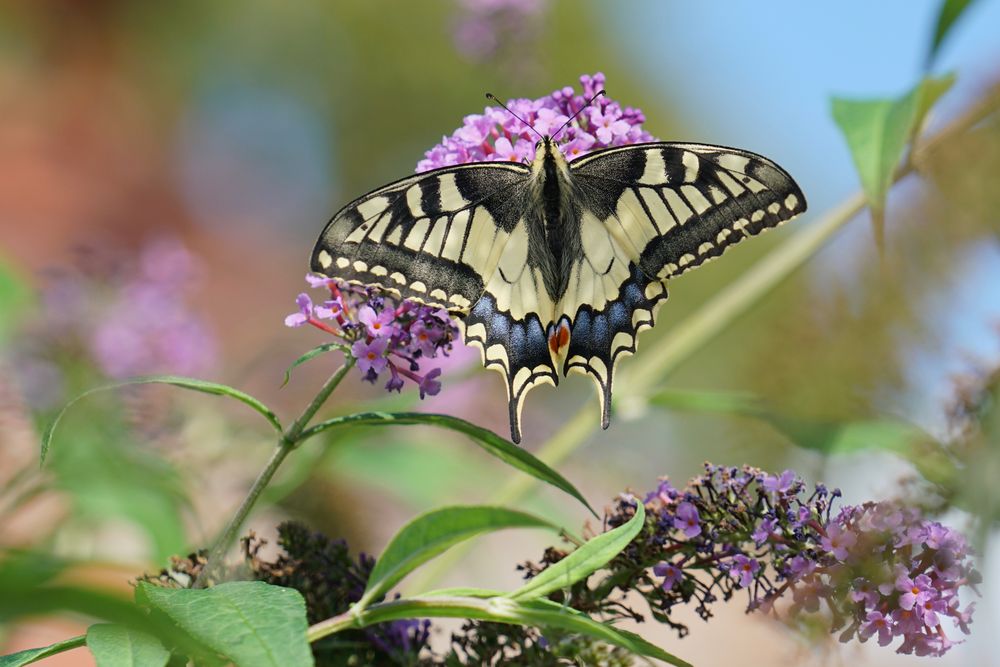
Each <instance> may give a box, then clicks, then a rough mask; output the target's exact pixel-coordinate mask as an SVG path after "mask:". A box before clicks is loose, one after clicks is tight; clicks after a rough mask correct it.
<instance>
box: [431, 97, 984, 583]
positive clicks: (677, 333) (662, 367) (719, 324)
mask: <svg viewBox="0 0 1000 667" xmlns="http://www.w3.org/2000/svg"><path fill="white" fill-rule="evenodd" d="M998 107H1000V88H995V89H993V90H990V91H989V92H988V93H987V94H986V95H984V96H983V97H982V98H980V99H979V100H978V101H977V102H976V103H975V104H974V105H973V106H972V107H970V108H969V109H968V110H966V111H965V112H964V113H962V114H961V115H960V116H959V117H957V118H956V119H955V120H953V121H952V122H950V123H949V124H948V125H947V126H946V127H944V128H942V129H941V130H940V131H939V132H938V133H936V134H935V135H934V136H932V137H929V138H928V139H927V140H926V141H924V142H922V144H921V145H919V146H918V147H916V148H915V149H914V150H912V151H911V153H910V155H909V157H908V158H907V160H906V162H905V163H904V164H903V165H902V166H901V167H900V169H899V170H897V172H896V174H895V175H894V177H893V183H896V182H898V181H900V180H901V179H903V178H904V177H906V176H907V175H909V174H910V173H912V172H913V171H915V170H916V169H917V166H918V165H919V164H921V163H922V161H923V159H924V156H925V155H926V154H927V153H929V152H931V151H932V150H933V149H935V148H936V147H938V146H940V145H941V144H943V143H945V142H947V141H948V140H949V139H951V138H953V137H955V136H957V135H960V134H962V133H963V132H965V131H967V130H969V129H970V128H972V127H973V126H975V125H976V124H977V123H979V122H980V121H982V120H983V119H984V118H986V117H988V116H989V115H991V114H992V113H995V112H996V111H997V109H998ZM865 204H866V201H865V197H864V194H863V193H860V192H859V193H857V194H855V195H853V196H851V197H850V198H848V199H847V200H846V201H844V202H842V203H841V204H840V205H839V206H837V207H836V208H834V209H832V210H830V211H828V212H827V213H826V214H825V215H823V216H821V217H820V218H819V219H818V220H816V221H815V222H813V223H812V224H811V225H808V226H804V227H803V228H802V229H801V230H800V231H799V232H797V233H796V234H794V235H793V236H791V237H790V238H789V239H788V240H787V241H786V242H785V243H783V244H782V245H780V246H778V247H776V248H775V249H774V250H772V251H771V252H770V254H769V255H767V256H766V257H765V258H763V259H761V260H760V261H759V262H757V264H755V265H754V266H753V267H752V268H751V269H750V270H749V271H747V272H746V273H745V274H744V275H743V276H741V277H740V279H739V280H738V281H735V282H733V283H731V284H730V285H729V286H727V287H725V288H724V289H722V290H721V291H720V292H718V293H717V294H716V295H715V296H714V297H713V298H712V299H711V300H709V301H708V302H706V303H705V305H703V306H702V307H701V308H700V309H698V310H697V311H695V312H694V313H692V314H691V315H689V316H688V317H687V318H685V319H684V320H682V321H681V322H679V323H678V324H677V325H676V326H675V327H674V328H673V329H672V330H670V331H669V332H667V333H666V335H665V336H663V337H662V338H661V339H660V340H659V341H658V343H657V345H658V349H659V350H660V353H659V354H658V355H656V356H653V357H651V358H650V359H648V360H646V362H645V363H644V364H642V365H638V366H636V367H635V368H634V369H633V370H632V372H631V373H630V374H627V375H625V374H623V375H625V380H624V381H623V382H621V383H619V386H620V387H623V388H624V387H627V388H628V392H627V394H625V393H622V394H620V397H621V398H625V397H626V396H627V397H628V398H629V399H638V400H642V396H643V395H644V394H645V393H647V392H648V391H649V390H650V389H651V388H653V387H654V386H655V385H657V384H659V383H660V382H662V381H663V380H664V379H665V378H666V377H667V376H668V375H669V374H670V373H672V372H673V371H674V370H675V369H676V368H677V367H678V366H680V365H681V363H682V362H684V361H685V360H687V359H689V358H690V357H691V356H692V355H693V354H694V353H695V352H696V351H698V350H699V349H700V348H701V347H702V346H704V345H705V344H706V343H708V342H709V341H711V340H712V339H713V338H715V337H716V336H718V335H719V334H720V333H722V332H723V331H724V330H725V329H726V328H727V327H728V326H729V325H730V324H732V323H733V321H735V320H736V318H738V317H739V316H740V315H742V314H743V313H745V312H746V311H747V310H749V309H750V308H751V307H752V306H753V305H754V304H756V303H757V302H759V301H760V300H761V299H762V298H763V297H764V296H766V295H767V294H768V293H769V292H770V291H771V290H772V289H774V288H775V287H777V286H778V285H779V284H780V283H781V282H782V281H783V280H784V279H785V278H787V277H788V276H790V275H791V274H792V273H793V272H794V271H795V270H796V269H798V268H799V267H801V266H802V265H803V264H805V262H806V261H807V260H808V259H810V258H811V257H812V256H813V255H815V254H816V252H818V251H819V249H820V248H822V247H823V245H824V244H825V243H826V241H827V240H829V239H830V238H831V237H832V236H833V234H834V233H835V232H837V231H838V230H840V229H841V228H842V227H843V226H844V225H846V224H847V223H848V222H850V221H851V220H852V219H853V218H854V217H855V216H856V215H857V214H858V213H859V212H861V211H862V210H863V209H864V208H865ZM619 391H620V390H619ZM596 425H597V415H596V413H595V411H594V410H593V408H592V406H591V405H589V404H588V405H585V406H583V407H581V408H580V410H578V411H577V412H576V414H574V415H573V416H572V417H570V418H569V419H568V420H567V421H565V422H564V423H563V425H562V427H561V428H560V429H559V430H558V431H556V433H555V434H554V435H553V436H552V437H551V438H549V440H548V442H546V443H545V444H544V445H542V447H541V448H540V449H539V450H538V453H537V454H536V456H537V457H538V458H539V459H541V460H542V461H544V462H545V463H547V464H548V465H550V466H552V467H555V466H556V465H558V464H559V463H560V462H561V461H563V460H565V459H566V458H567V457H569V456H570V455H571V454H572V453H573V452H575V451H576V450H577V449H578V448H579V447H580V446H581V445H583V444H584V443H585V442H587V439H588V437H589V436H590V435H591V434H593V433H594V427H595V426H596ZM533 488H534V483H533V480H531V479H529V478H526V477H523V476H520V475H519V476H517V477H512V478H510V480H509V481H508V482H507V483H506V484H504V485H503V486H502V487H500V489H499V490H498V491H497V492H496V493H495V494H494V496H493V498H492V499H491V501H490V502H491V503H495V504H498V505H504V504H507V503H511V502H515V501H517V500H518V499H520V498H522V497H524V496H525V495H527V494H528V493H529V492H530V491H531V490H532V489H533ZM470 547H471V543H465V544H459V545H457V546H455V547H452V548H451V549H450V550H449V551H448V552H447V553H445V554H443V555H442V556H440V557H438V558H437V559H436V560H435V561H434V563H431V564H429V566H428V567H425V568H424V570H423V572H422V575H423V576H422V577H421V578H420V579H419V582H418V586H417V590H420V589H422V588H428V587H430V586H432V585H433V583H434V582H435V581H436V580H437V579H439V578H440V577H441V576H442V575H443V574H445V573H446V572H448V571H450V570H451V569H452V568H453V567H454V565H455V563H456V562H457V561H458V560H459V559H461V558H462V557H463V556H464V555H465V553H466V552H467V551H468V549H469V548H470Z"/></svg>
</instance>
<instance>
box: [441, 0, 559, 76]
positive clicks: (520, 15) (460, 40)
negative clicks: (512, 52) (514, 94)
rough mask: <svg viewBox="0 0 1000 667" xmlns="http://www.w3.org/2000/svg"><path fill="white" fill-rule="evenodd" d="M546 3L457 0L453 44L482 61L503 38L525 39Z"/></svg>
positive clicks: (535, 1) (464, 53)
mask: <svg viewBox="0 0 1000 667" xmlns="http://www.w3.org/2000/svg"><path fill="white" fill-rule="evenodd" d="M547 4H548V3H547V2H546V0H459V2H458V5H459V18H458V21H456V24H455V29H454V33H453V38H454V42H455V48H456V49H458V51H459V53H461V54H462V55H463V56H465V57H466V58H468V59H469V60H473V61H482V60H487V59H489V58H491V57H492V56H494V55H495V54H496V53H497V52H498V51H499V50H500V47H501V45H502V44H504V43H506V42H513V41H519V42H523V41H527V38H529V37H530V36H531V34H532V33H533V32H534V31H535V28H537V25H536V24H537V22H538V19H539V18H540V17H541V14H542V13H543V11H544V10H545V8H546V5H547Z"/></svg>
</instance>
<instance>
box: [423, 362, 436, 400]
mask: <svg viewBox="0 0 1000 667" xmlns="http://www.w3.org/2000/svg"><path fill="white" fill-rule="evenodd" d="M439 375H441V369H440V368H435V369H433V370H431V371H429V372H428V373H427V374H426V375H424V377H423V378H422V379H421V380H420V398H424V397H425V396H437V394H438V392H440V391H441V382H440V381H438V379H437V376H439Z"/></svg>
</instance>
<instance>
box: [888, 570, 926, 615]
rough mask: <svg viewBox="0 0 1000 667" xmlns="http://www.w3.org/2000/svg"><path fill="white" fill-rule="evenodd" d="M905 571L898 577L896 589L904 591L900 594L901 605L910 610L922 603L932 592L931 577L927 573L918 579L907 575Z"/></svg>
mask: <svg viewBox="0 0 1000 667" xmlns="http://www.w3.org/2000/svg"><path fill="white" fill-rule="evenodd" d="M907 575H908V573H907V572H903V573H902V574H900V575H899V576H898V577H896V590H898V591H902V595H900V596H899V606H900V607H901V608H902V609H906V610H907V611H909V610H910V609H913V607H915V606H919V605H922V604H923V603H924V601H925V600H927V599H928V598H929V597H930V596H931V594H932V590H933V589H932V587H931V578H930V577H928V576H927V575H926V574H921V575H920V576H918V577H917V578H916V579H911V578H910V577H909V576H907Z"/></svg>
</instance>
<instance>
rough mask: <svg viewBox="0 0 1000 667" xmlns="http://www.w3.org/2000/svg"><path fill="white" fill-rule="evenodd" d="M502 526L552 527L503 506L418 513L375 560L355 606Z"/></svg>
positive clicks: (377, 595) (386, 590)
mask: <svg viewBox="0 0 1000 667" xmlns="http://www.w3.org/2000/svg"><path fill="white" fill-rule="evenodd" d="M502 528H551V529H553V530H558V526H555V525H553V524H551V523H549V522H548V521H545V520H544V519H540V518H538V517H535V516H532V515H530V514H525V513H524V512H518V511H516V510H509V509H505V508H503V507H485V506H477V507H445V508H442V509H437V510H433V511H430V512H427V513H426V514H422V515H421V516H418V517H417V518H416V519H414V520H413V521H411V522H410V523H408V524H406V525H405V526H403V527H402V528H401V529H400V531H399V532H398V533H396V536H395V537H393V538H392V540H391V541H390V542H389V546H387V547H386V548H385V551H384V552H383V553H382V555H381V556H380V557H379V559H378V560H377V561H376V562H375V568H374V569H373V570H372V573H371V575H370V576H369V577H368V585H367V587H366V588H365V592H364V595H362V596H361V599H360V600H359V601H358V603H357V605H356V606H355V608H356V609H357V610H361V609H364V608H365V607H366V606H368V605H369V604H371V602H372V601H373V600H376V599H378V598H380V597H382V596H383V595H385V593H386V592H388V591H389V589H391V588H392V587H393V586H395V585H396V583H398V582H399V580H400V579H402V578H403V577H405V576H406V575H407V574H409V573H410V572H412V571H413V570H414V569H416V568H417V567H419V566H420V565H423V564H424V563H426V562H427V561H429V560H430V559H432V558H434V557H435V556H437V555H438V554H440V553H442V552H444V551H446V550H447V549H448V548H449V547H451V546H453V545H455V544H457V543H458V542H461V541H463V540H467V539H469V538H471V537H474V536H476V535H480V534H482V533H486V532H491V531H494V530H500V529H502Z"/></svg>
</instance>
